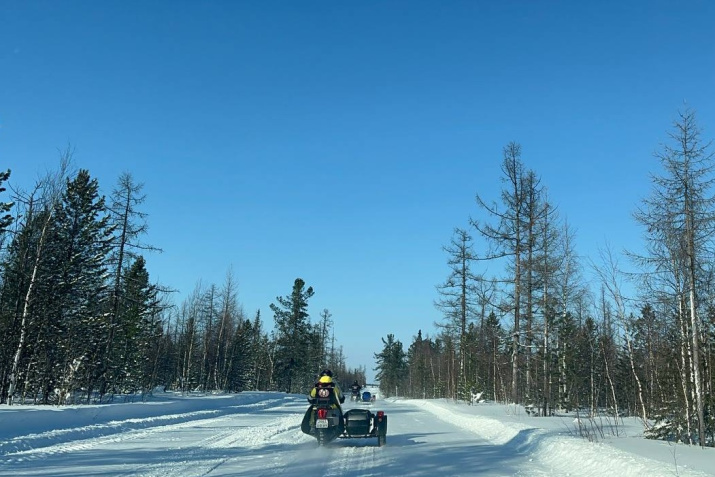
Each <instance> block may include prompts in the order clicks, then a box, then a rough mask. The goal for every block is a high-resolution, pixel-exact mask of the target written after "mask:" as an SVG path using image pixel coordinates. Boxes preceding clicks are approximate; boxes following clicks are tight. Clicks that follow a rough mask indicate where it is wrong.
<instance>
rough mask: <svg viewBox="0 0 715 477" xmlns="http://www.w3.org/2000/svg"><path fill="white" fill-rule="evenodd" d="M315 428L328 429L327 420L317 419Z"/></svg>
mask: <svg viewBox="0 0 715 477" xmlns="http://www.w3.org/2000/svg"><path fill="white" fill-rule="evenodd" d="M315 428H316V429H327V428H328V420H327V419H318V420H316V421H315Z"/></svg>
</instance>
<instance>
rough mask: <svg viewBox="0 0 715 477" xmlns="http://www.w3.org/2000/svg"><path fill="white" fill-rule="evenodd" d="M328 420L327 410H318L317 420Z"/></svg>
mask: <svg viewBox="0 0 715 477" xmlns="http://www.w3.org/2000/svg"><path fill="white" fill-rule="evenodd" d="M327 418H328V410H327V409H318V419H327Z"/></svg>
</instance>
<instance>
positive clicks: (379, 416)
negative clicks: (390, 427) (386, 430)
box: [377, 411, 385, 421]
mask: <svg viewBox="0 0 715 477" xmlns="http://www.w3.org/2000/svg"><path fill="white" fill-rule="evenodd" d="M383 417H385V411H377V420H378V421H382V418H383Z"/></svg>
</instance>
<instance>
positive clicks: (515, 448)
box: [0, 393, 715, 477]
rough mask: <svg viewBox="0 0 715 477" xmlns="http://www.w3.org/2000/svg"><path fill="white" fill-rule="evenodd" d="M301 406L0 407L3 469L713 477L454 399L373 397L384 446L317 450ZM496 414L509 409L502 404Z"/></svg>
mask: <svg viewBox="0 0 715 477" xmlns="http://www.w3.org/2000/svg"><path fill="white" fill-rule="evenodd" d="M306 407H307V403H306V401H305V398H303V397H300V396H295V395H285V394H278V393H242V394H239V395H232V396H209V397H203V398H202V397H198V398H187V397H180V396H178V397H176V398H174V399H167V400H166V401H161V402H156V403H154V402H152V403H134V404H114V405H108V406H77V407H72V408H69V409H65V408H44V409H37V408H33V407H16V406H14V407H12V408H10V407H7V406H5V407H0V476H13V477H16V476H45V477H75V476H143V477H149V476H156V477H170V476H177V477H194V476H195V477H198V476H210V477H219V476H279V475H280V476H326V477H327V476H348V477H350V476H352V477H358V476H391V477H393V476H408V475H409V476H547V475H548V476H559V475H563V476H566V475H572V476H576V475H594V476H595V475H604V476H605V475H619V477H624V476H629V475H632V476H639V477H643V476H646V475H647V476H657V475H663V476H666V475H680V476H704V475H715V474H710V473H708V472H707V471H706V470H707V468H708V467H707V466H706V465H703V464H702V461H697V460H693V463H694V464H697V463H699V464H700V466H699V468H698V467H697V466H695V467H696V468H688V467H687V464H686V458H687V452H686V450H685V449H683V450H678V452H682V453H683V454H682V456H681V457H680V459H681V462H679V463H678V462H677V458H676V457H677V456H675V454H674V457H673V456H670V457H668V456H666V457H665V458H662V457H663V456H662V455H661V459H660V460H655V459H654V458H652V457H649V456H647V455H643V454H642V453H641V454H633V453H631V452H628V451H627V450H622V449H619V448H618V446H613V445H606V444H599V443H595V444H594V443H593V442H588V441H587V440H584V439H582V438H579V437H575V436H573V435H568V434H569V433H568V432H566V435H564V436H562V435H559V434H563V433H554V432H552V431H549V430H547V429H543V428H538V427H534V426H533V425H532V423H533V421H534V418H531V419H529V418H525V417H524V416H523V415H522V416H518V419H507V421H509V422H500V420H498V419H496V420H495V419H494V418H492V417H485V416H483V415H478V414H475V412H479V406H474V407H472V406H466V405H456V404H454V403H450V402H447V401H420V400H396V401H392V402H390V401H378V402H376V403H375V404H374V405H373V410H377V409H382V410H384V411H385V412H386V414H387V415H388V435H387V445H386V446H384V447H377V445H376V439H340V440H337V441H335V442H333V443H331V444H329V445H328V446H326V447H323V448H319V447H318V446H317V443H316V441H315V439H313V438H311V437H309V436H306V435H304V434H302V433H301V432H300V429H299V426H300V421H301V419H302V416H303V413H304V411H305V409H306ZM349 407H350V406H349V405H347V403H346V409H347V408H349ZM482 409H487V408H482ZM487 410H489V409H487ZM491 411H492V412H496V413H497V414H501V415H504V416H506V414H505V411H504V408H503V407H498V405H492V408H491ZM507 417H508V416H507ZM537 422H538V420H537ZM544 422H545V421H544ZM561 425H562V426H563V424H561ZM562 430H563V429H562ZM638 442H639V443H642V440H641V439H639V440H638ZM648 444H655V445H659V444H660V445H664V446H667V445H666V444H664V443H656V442H652V441H649V442H648ZM666 448H667V447H663V448H662V449H666ZM690 450H692V449H687V451H690ZM709 450H710V449H707V450H702V449H700V452H708V451H709ZM661 454H662V452H661ZM705 457H706V458H711V457H712V458H715V453H712V452H711V453H709V454H705ZM706 461H707V459H706ZM712 462H715V459H713V461H712ZM676 465H678V468H677V472H676ZM713 468H714V469H715V466H714V467H713Z"/></svg>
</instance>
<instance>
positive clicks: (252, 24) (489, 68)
mask: <svg viewBox="0 0 715 477" xmlns="http://www.w3.org/2000/svg"><path fill="white" fill-rule="evenodd" d="M714 24H715V3H713V2H709V1H705V0H703V1H681V2H675V1H668V2H666V1H642V2H635V1H632V2H620V1H597V2H575V1H563V2H547V1H544V2H541V1H539V2H535V1H521V2H517V1H505V2H487V1H477V0H474V1H464V2H459V1H449V2H443V1H432V2H425V1H413V0H411V1H407V0H405V1H382V2H378V1H360V2H335V1H307V2H296V1H282V2H277V1H228V0H226V1H208V2H206V1H204V2H199V1H172V2H169V1H165V2H160V1H152V2H143V1H142V2H140V1H121V2H119V1H106V2H105V1H103V2H95V1H89V0H87V1H82V2H79V1H41V2H40V1H14V0H6V1H2V2H1V3H0V168H2V169H4V168H6V167H9V168H11V169H12V171H13V173H12V177H11V184H13V185H15V186H17V187H29V186H30V185H32V184H33V183H34V181H35V179H37V178H38V177H39V176H41V175H42V174H43V173H44V172H45V171H46V170H49V169H54V168H55V167H56V166H57V164H58V152H57V151H58V149H62V148H64V147H66V146H67V144H71V145H72V146H74V148H75V156H74V159H75V164H76V165H77V166H78V167H83V168H87V169H89V171H90V173H91V174H92V175H93V176H95V177H97V178H98V179H99V181H100V186H101V187H102V189H103V192H104V193H105V194H108V193H109V191H110V190H111V189H112V188H113V187H114V185H115V184H116V180H117V178H118V177H119V175H120V174H121V173H122V172H124V171H127V172H131V173H132V175H133V176H134V178H135V180H137V181H138V182H142V183H144V191H145V192H146V194H147V195H148V198H147V200H146V202H145V204H144V212H146V213H148V214H149V226H150V232H149V235H148V236H147V237H146V241H147V242H149V243H151V244H153V245H155V246H158V247H161V248H163V249H164V253H163V254H161V255H150V256H148V257H147V260H148V268H149V271H150V273H151V275H152V277H153V278H154V279H156V280H158V281H160V282H161V283H162V284H164V285H167V286H171V287H174V288H177V289H179V290H180V292H181V294H179V295H177V302H178V301H180V300H181V299H182V298H183V297H185V296H186V295H187V294H188V293H190V292H191V291H192V290H193V289H194V287H195V286H196V285H197V283H198V282H199V281H201V282H202V283H203V284H204V285H208V284H210V283H215V284H217V285H220V284H222V282H223V280H224V277H225V275H226V272H227V270H228V269H229V267H233V270H234V273H235V276H236V278H237V279H238V281H239V300H240V301H241V303H242V304H243V306H244V308H245V310H246V312H247V313H248V315H249V316H253V315H254V314H255V312H256V310H258V309H260V310H261V312H262V314H263V316H264V318H266V319H270V318H271V314H270V309H269V304H270V303H272V302H275V298H276V297H277V296H284V295H287V294H289V293H290V290H291V287H292V284H293V281H294V279H295V278H296V277H301V278H303V279H304V280H305V281H306V283H307V284H308V285H310V286H312V287H313V288H314V289H315V296H314V297H313V298H312V300H311V302H310V312H311V315H312V317H313V318H314V319H316V320H317V319H318V315H319V313H320V311H321V310H322V309H324V308H327V309H329V310H330V312H331V313H332V314H333V318H334V320H335V330H336V338H337V340H338V342H339V344H342V345H343V346H344V350H345V353H346V354H347V357H348V364H349V365H350V366H353V367H354V366H360V365H362V366H366V367H367V368H368V372H369V374H371V373H372V368H373V366H374V361H373V353H375V352H377V351H379V350H380V349H381V347H382V344H381V341H380V338H382V337H385V336H386V335H387V334H388V333H394V334H395V336H396V337H397V338H398V339H400V340H401V341H402V342H403V343H404V344H405V347H407V346H408V345H409V343H410V342H411V340H412V336H413V335H415V334H416V333H417V330H418V329H422V330H423V332H425V333H427V334H431V335H433V334H434V327H433V323H434V322H435V321H439V320H440V315H439V312H438V311H437V310H435V308H434V307H433V301H434V300H435V298H436V292H435V285H437V284H438V283H439V282H441V281H443V280H444V279H445V278H446V276H447V274H448V269H447V265H446V260H447V257H446V255H445V254H444V252H443V251H442V250H441V247H442V246H443V245H445V244H447V243H448V242H449V239H450V237H451V235H452V229H453V228H454V227H456V226H460V227H466V226H467V222H468V218H469V217H470V216H473V217H475V218H481V216H480V215H479V214H480V212H479V209H477V207H476V203H475V200H474V198H475V195H476V194H477V193H478V194H480V195H481V196H482V197H484V198H486V199H487V200H492V199H493V200H498V198H499V191H500V187H501V184H500V178H501V173H500V164H501V159H502V148H503V147H504V146H505V145H506V144H507V143H508V142H509V141H517V142H519V143H521V145H522V149H523V156H522V159H523V161H524V163H525V165H526V166H527V167H529V168H531V169H534V170H535V171H536V172H537V174H539V175H540V176H541V178H542V184H543V185H545V186H547V187H548V189H549V196H550V199H551V201H552V202H554V203H555V204H556V205H557V206H558V207H559V210H560V212H561V216H562V217H565V218H566V219H567V220H568V221H569V223H570V225H571V226H572V227H573V229H575V231H576V233H577V235H576V248H577V251H578V252H579V253H581V254H583V255H584V256H585V257H590V258H593V259H596V258H597V257H596V256H595V254H596V251H597V249H598V247H602V246H603V245H604V244H605V243H606V242H608V243H610V244H611V246H612V247H613V248H614V249H616V250H620V249H621V248H623V247H629V248H633V247H637V246H638V244H639V235H640V230H639V229H638V228H637V226H636V225H635V224H634V222H633V221H632V219H631V213H632V212H633V210H634V208H635V205H636V204H637V203H638V201H639V200H641V199H642V198H643V197H645V196H646V195H647V194H648V191H649V189H650V183H649V178H648V174H649V172H650V171H654V170H655V169H656V167H657V161H655V159H653V156H652V153H653V152H654V151H656V150H658V148H659V144H661V143H662V142H664V141H665V140H666V133H667V131H669V130H670V126H671V123H672V121H673V120H674V119H675V117H676V115H677V112H678V110H679V109H682V108H683V104H684V101H687V104H688V105H690V106H692V107H693V108H694V109H696V111H697V112H698V118H699V124H700V126H701V127H702V128H703V129H704V133H705V137H706V138H715V95H714V94H713V86H715V28H714V27H713V25H714Z"/></svg>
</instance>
